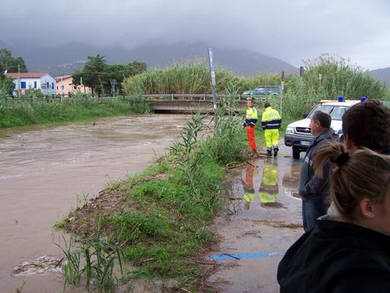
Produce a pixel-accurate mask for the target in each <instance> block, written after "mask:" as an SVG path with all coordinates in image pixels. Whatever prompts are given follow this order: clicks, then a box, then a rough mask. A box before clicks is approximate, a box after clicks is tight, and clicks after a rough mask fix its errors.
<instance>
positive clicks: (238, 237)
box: [208, 148, 303, 293]
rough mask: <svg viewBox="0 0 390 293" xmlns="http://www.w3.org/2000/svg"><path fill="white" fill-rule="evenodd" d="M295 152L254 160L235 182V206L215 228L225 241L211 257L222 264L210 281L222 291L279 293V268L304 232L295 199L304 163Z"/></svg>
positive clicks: (230, 207) (298, 202) (298, 201)
mask: <svg viewBox="0 0 390 293" xmlns="http://www.w3.org/2000/svg"><path fill="white" fill-rule="evenodd" d="M290 151H291V150H290V149H286V148H282V150H281V152H280V156H279V157H278V158H277V159H274V158H271V159H265V160H264V159H260V160H257V161H254V162H252V163H251V164H248V165H247V166H245V168H244V169H243V170H240V171H237V174H236V176H235V177H234V178H233V180H232V182H231V190H232V191H231V194H229V199H230V204H229V208H228V210H227V211H226V213H225V214H224V215H222V216H220V217H219V218H218V219H217V220H216V222H215V225H214V229H215V230H216V231H217V234H218V235H219V236H220V237H221V239H222V242H221V244H220V245H219V247H218V248H217V249H215V250H214V251H213V252H212V253H210V255H209V256H208V257H209V258H210V259H212V260H215V261H216V262H217V263H218V265H219V267H218V270H217V272H216V273H215V274H213V275H212V276H211V277H210V278H209V280H208V282H209V283H210V284H211V285H212V286H213V287H214V288H215V289H216V290H218V291H221V292H261V293H268V292H272V293H273V292H279V287H278V284H277V280H276V271H277V265H278V263H279V261H280V259H281V257H282V256H283V254H284V252H285V251H286V249H287V248H288V247H289V246H290V245H291V244H292V243H293V242H294V241H295V240H296V239H297V238H298V237H299V236H300V235H302V233H303V228H302V224H301V214H300V213H301V201H300V199H298V198H297V197H295V196H296V192H297V185H298V177H299V169H300V164H301V162H300V161H294V160H293V159H292V158H291V156H290ZM294 195H295V196H294ZM261 202H262V203H261Z"/></svg>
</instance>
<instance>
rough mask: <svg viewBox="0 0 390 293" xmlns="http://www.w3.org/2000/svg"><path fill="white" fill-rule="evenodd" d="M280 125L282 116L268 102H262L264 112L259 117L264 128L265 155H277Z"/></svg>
mask: <svg viewBox="0 0 390 293" xmlns="http://www.w3.org/2000/svg"><path fill="white" fill-rule="evenodd" d="M281 125H282V118H281V117H280V114H279V112H278V111H277V110H275V109H273V108H272V107H271V105H270V103H268V102H266V103H265V104H264V112H263V115H262V117H261V127H262V128H263V129H264V139H265V146H266V148H267V155H268V156H272V150H273V151H274V157H276V156H277V155H278V151H279V147H278V144H279V128H280V126H281Z"/></svg>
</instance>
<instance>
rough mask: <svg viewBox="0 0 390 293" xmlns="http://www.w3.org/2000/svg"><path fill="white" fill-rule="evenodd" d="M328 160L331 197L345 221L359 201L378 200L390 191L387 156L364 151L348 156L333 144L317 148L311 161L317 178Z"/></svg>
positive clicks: (347, 153)
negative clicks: (330, 168) (329, 164)
mask: <svg viewBox="0 0 390 293" xmlns="http://www.w3.org/2000/svg"><path fill="white" fill-rule="evenodd" d="M328 161H330V163H331V164H332V174H331V178H330V181H331V197H332V200H333V202H334V203H335V206H336V208H337V210H338V211H339V212H340V213H341V214H342V215H343V216H344V217H345V218H347V219H352V220H353V219H354V217H355V210H356V207H357V206H358V204H359V202H360V201H361V200H362V199H363V198H369V199H371V200H376V201H382V200H383V199H384V198H385V196H386V194H387V193H388V192H389V190H390V156H386V155H381V154H378V153H376V152H373V151H371V150H369V149H366V148H363V149H359V150H357V151H356V152H354V153H353V154H350V153H349V152H348V151H347V150H346V148H345V146H344V145H342V144H340V143H334V144H329V145H326V146H324V147H323V148H321V149H320V150H319V151H318V153H317V155H316V157H315V158H314V169H315V170H316V172H317V174H318V175H321V174H320V172H321V170H322V166H323V164H325V163H326V162H328Z"/></svg>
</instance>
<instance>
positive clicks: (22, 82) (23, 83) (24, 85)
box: [20, 81, 26, 89]
mask: <svg viewBox="0 0 390 293" xmlns="http://www.w3.org/2000/svg"><path fill="white" fill-rule="evenodd" d="M20 88H21V89H25V88H26V82H25V81H21V82H20Z"/></svg>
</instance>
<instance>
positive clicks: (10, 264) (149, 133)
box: [0, 115, 189, 292]
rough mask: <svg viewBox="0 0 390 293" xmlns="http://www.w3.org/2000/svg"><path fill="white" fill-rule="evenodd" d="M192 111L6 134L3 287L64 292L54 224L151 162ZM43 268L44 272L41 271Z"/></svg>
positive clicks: (0, 194) (0, 172)
mask: <svg viewBox="0 0 390 293" xmlns="http://www.w3.org/2000/svg"><path fill="white" fill-rule="evenodd" d="M188 118H189V116H185V115H141V116H133V117H124V118H114V119H104V120H99V121H97V122H95V123H88V124H70V125H67V126H61V127H55V128H49V129H42V130H33V131H28V132H24V133H14V134H12V133H10V131H8V137H6V138H0V158H1V159H0V186H1V188H0V203H1V204H0V243H1V246H0V284H1V292H15V290H16V289H17V288H19V289H20V288H22V289H21V291H22V292H60V291H61V290H62V286H63V283H62V282H63V281H62V279H61V278H60V276H59V275H56V274H47V273H48V272H56V270H57V266H56V264H57V263H58V262H59V261H60V259H59V257H60V256H61V253H60V251H59V249H58V248H57V247H56V246H55V244H54V243H61V238H59V237H58V235H56V234H55V233H54V232H53V229H52V226H53V225H54V223H55V222H56V221H57V220H59V219H60V218H61V217H63V216H65V215H66V214H67V213H68V212H69V211H70V209H71V208H74V207H76V205H77V201H79V203H80V204H82V201H84V200H85V199H86V198H87V197H91V196H93V195H95V194H97V192H98V191H99V190H101V189H102V188H103V187H104V184H105V183H107V182H110V181H111V180H114V179H120V178H124V177H126V176H127V175H129V174H134V173H136V172H140V171H142V170H144V169H145V167H147V166H148V165H149V164H150V163H152V162H153V160H155V159H157V158H158V157H160V156H161V155H162V154H163V153H164V152H165V151H166V150H167V147H168V146H169V145H170V144H171V143H172V141H173V140H174V139H175V138H176V137H177V135H178V134H179V133H180V130H181V128H182V126H183V125H184V123H185V122H186V121H187V120H188ZM37 273H38V274H37Z"/></svg>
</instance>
